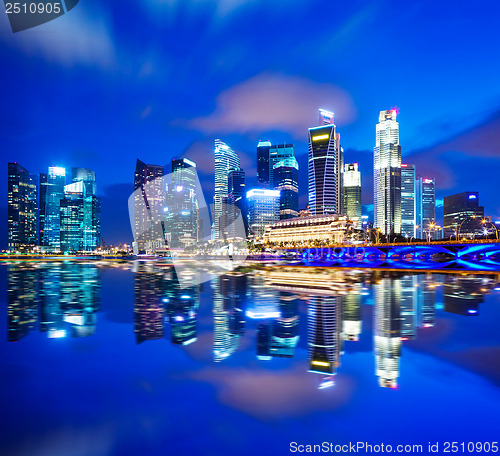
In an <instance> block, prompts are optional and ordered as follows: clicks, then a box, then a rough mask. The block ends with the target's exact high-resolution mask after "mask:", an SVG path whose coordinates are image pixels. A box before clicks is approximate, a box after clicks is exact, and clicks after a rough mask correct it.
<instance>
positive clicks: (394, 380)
mask: <svg viewBox="0 0 500 456" xmlns="http://www.w3.org/2000/svg"><path fill="white" fill-rule="evenodd" d="M400 304H401V282H400V280H399V279H389V278H383V279H382V280H381V281H380V283H378V284H376V285H375V322H374V324H375V330H374V346H375V369H376V375H377V377H378V380H379V385H380V386H382V387H386V388H387V387H388V388H396V387H397V386H398V377H399V358H400V356H401V308H400Z"/></svg>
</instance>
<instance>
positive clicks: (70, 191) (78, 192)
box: [60, 181, 85, 252]
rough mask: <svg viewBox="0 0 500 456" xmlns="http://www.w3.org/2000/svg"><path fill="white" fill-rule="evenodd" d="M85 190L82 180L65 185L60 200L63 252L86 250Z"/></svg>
mask: <svg viewBox="0 0 500 456" xmlns="http://www.w3.org/2000/svg"><path fill="white" fill-rule="evenodd" d="M84 192H85V189H84V185H83V182H81V181H80V182H74V183H73V184H69V185H65V186H64V198H62V199H61V201H60V218H61V225H60V226H61V235H60V240H61V251H62V252H81V251H83V250H84V242H83V218H84Z"/></svg>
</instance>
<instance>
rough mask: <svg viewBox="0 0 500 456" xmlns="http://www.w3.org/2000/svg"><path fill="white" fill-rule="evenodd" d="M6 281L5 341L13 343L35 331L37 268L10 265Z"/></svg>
mask: <svg viewBox="0 0 500 456" xmlns="http://www.w3.org/2000/svg"><path fill="white" fill-rule="evenodd" d="M7 280H8V288H7V320H8V322H7V329H8V332H7V340H8V341H9V342H13V341H17V340H21V339H22V338H23V337H25V336H27V335H28V333H30V332H31V331H34V330H35V327H36V323H37V320H38V281H39V274H38V268H37V267H36V266H33V265H30V264H29V263H28V264H22V263H21V264H15V263H14V264H10V265H9V266H8V267H7Z"/></svg>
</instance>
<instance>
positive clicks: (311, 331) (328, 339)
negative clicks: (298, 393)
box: [307, 296, 342, 375]
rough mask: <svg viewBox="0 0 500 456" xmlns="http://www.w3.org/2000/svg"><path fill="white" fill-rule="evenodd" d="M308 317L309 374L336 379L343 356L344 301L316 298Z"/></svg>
mask: <svg viewBox="0 0 500 456" xmlns="http://www.w3.org/2000/svg"><path fill="white" fill-rule="evenodd" d="M307 314H308V324H307V326H308V341H307V345H308V358H309V372H314V373H317V374H325V375H334V374H336V372H337V368H338V367H339V366H340V354H341V352H342V321H341V320H342V303H341V297H340V296H312V297H311V298H310V299H309V306H308V309H307Z"/></svg>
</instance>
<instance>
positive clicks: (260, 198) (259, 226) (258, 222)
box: [247, 189, 280, 238]
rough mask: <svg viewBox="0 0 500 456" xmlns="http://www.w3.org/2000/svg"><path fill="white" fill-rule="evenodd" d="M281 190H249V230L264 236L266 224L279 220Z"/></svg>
mask: <svg viewBox="0 0 500 456" xmlns="http://www.w3.org/2000/svg"><path fill="white" fill-rule="evenodd" d="M279 202H280V192H279V190H267V189H253V190H250V191H248V192H247V205H248V231H249V234H250V235H252V236H254V237H255V238H262V237H263V236H264V231H265V229H266V226H268V225H271V224H272V223H274V222H276V221H277V220H279Z"/></svg>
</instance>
